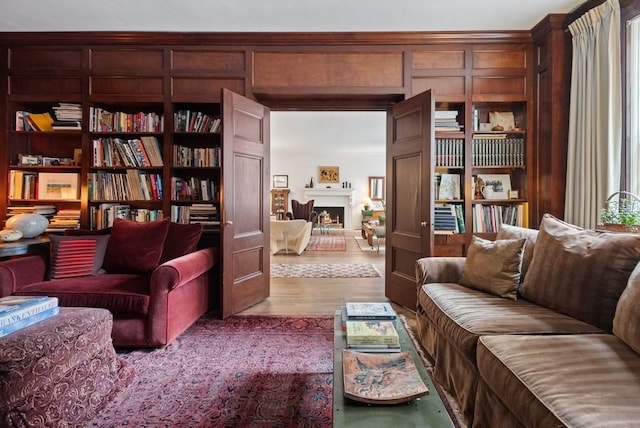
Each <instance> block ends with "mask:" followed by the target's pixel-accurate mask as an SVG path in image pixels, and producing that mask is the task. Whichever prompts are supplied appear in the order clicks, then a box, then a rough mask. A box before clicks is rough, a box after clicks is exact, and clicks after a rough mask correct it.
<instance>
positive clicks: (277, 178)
mask: <svg viewBox="0 0 640 428" xmlns="http://www.w3.org/2000/svg"><path fill="white" fill-rule="evenodd" d="M287 187H289V176H288V175H274V176H273V188H274V189H286V188H287Z"/></svg>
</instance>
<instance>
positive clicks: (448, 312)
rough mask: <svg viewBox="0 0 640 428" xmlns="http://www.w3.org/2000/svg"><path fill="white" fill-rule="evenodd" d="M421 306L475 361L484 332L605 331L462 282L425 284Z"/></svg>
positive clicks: (551, 332) (435, 325)
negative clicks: (461, 283) (472, 287)
mask: <svg viewBox="0 0 640 428" xmlns="http://www.w3.org/2000/svg"><path fill="white" fill-rule="evenodd" d="M418 305H419V306H420V307H422V308H423V309H424V311H423V312H424V314H425V315H426V316H428V318H429V320H428V321H429V322H430V323H432V324H433V325H434V327H435V328H436V329H437V330H438V331H439V332H440V333H441V334H442V335H443V336H445V337H446V338H447V340H448V341H449V342H450V343H451V344H452V345H453V346H455V347H456V348H457V349H459V350H460V352H462V353H463V354H464V355H465V357H466V358H467V359H468V360H469V361H470V362H472V363H473V364H475V361H476V358H475V354H476V344H477V342H478V338H479V337H480V336H483V335H495V334H575V333H601V332H602V330H600V329H598V328H596V327H594V326H592V325H590V324H587V323H584V322H582V321H578V320H576V319H575V318H571V317H569V316H567V315H563V314H561V313H558V312H555V311H552V310H550V309H547V308H543V307H542V306H538V305H534V304H532V303H530V302H527V301H525V300H523V299H520V300H516V301H514V300H508V299H503V298H500V297H498V296H494V295H492V294H488V293H485V292H482V291H477V290H472V289H470V288H468V287H465V286H463V285H460V284H453V283H432V284H426V285H423V286H422V292H421V293H418Z"/></svg>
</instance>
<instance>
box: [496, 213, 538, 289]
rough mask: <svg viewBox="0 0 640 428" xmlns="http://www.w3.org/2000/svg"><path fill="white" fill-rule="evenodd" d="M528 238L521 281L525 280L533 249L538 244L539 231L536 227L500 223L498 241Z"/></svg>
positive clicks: (523, 256)
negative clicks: (529, 227)
mask: <svg viewBox="0 0 640 428" xmlns="http://www.w3.org/2000/svg"><path fill="white" fill-rule="evenodd" d="M522 238H524V239H526V240H527V243H526V244H525V246H524V253H523V254H522V269H521V271H522V273H521V275H520V282H522V281H524V278H525V276H526V275H527V271H528V270H529V265H531V260H532V259H533V249H534V248H535V245H536V239H537V238H538V231H537V230H536V229H528V228H526V227H519V226H511V225H508V224H502V225H500V229H498V234H497V235H496V241H499V240H502V239H522Z"/></svg>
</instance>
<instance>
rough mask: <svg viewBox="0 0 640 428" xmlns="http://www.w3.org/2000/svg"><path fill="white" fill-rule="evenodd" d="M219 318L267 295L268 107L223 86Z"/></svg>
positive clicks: (246, 306) (238, 310) (244, 307)
mask: <svg viewBox="0 0 640 428" xmlns="http://www.w3.org/2000/svg"><path fill="white" fill-rule="evenodd" d="M222 118H223V122H222V123H223V130H222V133H223V137H222V160H223V163H222V183H221V195H222V196H221V208H222V219H221V220H222V221H221V223H222V232H221V233H222V239H221V241H222V249H221V254H222V318H226V317H228V316H231V315H233V314H235V313H238V312H240V311H241V310H243V309H246V308H248V307H249V306H252V305H254V304H256V303H258V302H260V301H262V300H264V299H266V298H267V297H269V288H270V287H269V275H270V269H269V187H270V186H269V164H270V159H269V109H268V108H267V107H265V106H263V105H261V104H258V103H256V102H255V101H252V100H250V99H248V98H245V97H243V96H241V95H238V94H236V93H234V92H231V91H229V90H226V89H223V90H222Z"/></svg>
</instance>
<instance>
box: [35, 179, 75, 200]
mask: <svg viewBox="0 0 640 428" xmlns="http://www.w3.org/2000/svg"><path fill="white" fill-rule="evenodd" d="M38 199H71V200H75V199H78V174H75V173H64V172H41V173H39V174H38Z"/></svg>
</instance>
